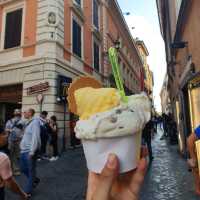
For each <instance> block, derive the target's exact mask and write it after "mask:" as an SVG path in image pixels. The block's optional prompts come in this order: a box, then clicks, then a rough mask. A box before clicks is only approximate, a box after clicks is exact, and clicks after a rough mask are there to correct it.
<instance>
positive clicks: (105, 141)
mask: <svg viewBox="0 0 200 200" xmlns="http://www.w3.org/2000/svg"><path fill="white" fill-rule="evenodd" d="M82 143H83V149H84V153H85V157H86V161H87V167H88V169H89V170H90V171H92V172H95V173H101V171H102V169H103V167H104V166H105V163H106V161H107V159H108V155H109V154H110V153H114V154H115V155H117V157H118V159H119V163H120V169H119V171H120V173H124V172H128V171H130V170H133V169H135V168H136V167H137V164H138V161H139V158H140V147H141V134H140V133H137V134H134V135H130V136H125V137H117V138H100V139H97V140H82Z"/></svg>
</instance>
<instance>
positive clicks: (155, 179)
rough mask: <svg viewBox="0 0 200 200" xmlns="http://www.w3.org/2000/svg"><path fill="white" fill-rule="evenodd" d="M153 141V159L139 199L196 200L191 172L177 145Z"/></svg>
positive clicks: (158, 137) (156, 139) (158, 138)
mask: <svg viewBox="0 0 200 200" xmlns="http://www.w3.org/2000/svg"><path fill="white" fill-rule="evenodd" d="M160 137H161V132H160V133H159V134H158V135H157V136H156V137H155V139H154V141H153V152H154V160H153V162H152V165H151V166H149V170H148V173H147V176H146V179H145V183H144V187H143V190H142V194H141V200H197V199H199V197H196V196H195V194H194V184H193V179H192V173H191V172H188V169H187V163H186V161H185V160H184V159H182V158H181V156H180V155H179V153H178V150H177V146H171V145H167V143H166V140H160Z"/></svg>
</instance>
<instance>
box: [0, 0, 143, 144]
mask: <svg viewBox="0 0 200 200" xmlns="http://www.w3.org/2000/svg"><path fill="white" fill-rule="evenodd" d="M116 19H117V20H116ZM118 42H120V49H119V58H120V68H121V70H122V73H123V77H124V80H125V86H126V88H127V89H128V90H129V91H131V92H132V93H136V92H139V91H140V90H141V71H142V62H141V59H140V56H139V52H138V50H137V48H136V44H135V42H134V40H133V38H132V37H131V34H130V32H129V30H128V26H127V24H126V22H125V19H124V17H123V14H122V12H121V10H120V8H119V5H118V4H117V2H116V1H115V0H110V1H109V2H108V1H105V0H84V1H83V0H56V1H55V0H0V123H2V124H4V123H5V121H6V120H7V119H8V118H9V117H10V116H11V114H12V112H13V109H14V108H22V110H25V109H27V108H30V107H31V108H34V109H35V110H36V112H37V114H38V113H39V112H40V111H41V110H46V111H48V112H49V116H50V115H54V114H55V115H56V116H57V118H58V124H59V130H60V134H59V135H60V136H65V135H66V137H67V138H68V136H69V135H70V131H69V130H70V127H71V126H70V122H71V121H72V120H73V119H72V115H71V114H70V113H69V112H68V110H67V104H66V102H62V101H61V100H62V99H65V94H66V88H67V86H68V85H69V83H70V82H71V81H72V80H73V79H74V78H75V77H77V76H80V75H90V76H94V77H95V78H96V79H98V80H100V81H101V82H103V83H104V84H105V85H109V76H110V74H111V67H110V64H109V61H108V55H107V51H108V48H109V47H110V46H115V45H117V44H118ZM42 98H43V101H42V103H40V102H41V99H42ZM65 108H66V111H65ZM64 132H65V135H64V134H63V133H64ZM67 141H69V140H67Z"/></svg>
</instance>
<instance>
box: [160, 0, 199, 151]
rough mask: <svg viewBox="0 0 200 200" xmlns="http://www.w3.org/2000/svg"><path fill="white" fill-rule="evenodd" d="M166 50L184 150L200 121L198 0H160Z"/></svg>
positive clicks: (180, 142) (171, 94)
mask: <svg viewBox="0 0 200 200" xmlns="http://www.w3.org/2000/svg"><path fill="white" fill-rule="evenodd" d="M157 6H158V15H159V20H160V28H161V33H162V35H163V38H164V41H165V47H166V54H167V57H166V59H167V73H168V77H169V79H168V90H169V95H170V100H171V105H172V111H173V114H174V117H175V119H176V122H177V124H178V130H179V145H180V150H181V152H183V153H185V152H186V138H187V137H188V135H190V133H191V132H192V131H193V130H194V128H195V127H196V126H197V125H198V124H199V123H200V98H199V92H200V87H199V86H200V84H199V83H200V76H199V74H200V57H199V43H200V38H199V33H200V27H199V25H198V23H199V18H200V12H199V9H200V1H199V0H176V1H167V0H164V1H161V0H157Z"/></svg>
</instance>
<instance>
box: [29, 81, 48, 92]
mask: <svg viewBox="0 0 200 200" xmlns="http://www.w3.org/2000/svg"><path fill="white" fill-rule="evenodd" d="M48 89H49V82H45V83H40V84H37V85H34V86H32V87H29V88H27V95H32V94H37V93H40V92H44V91H47V90H48Z"/></svg>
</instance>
